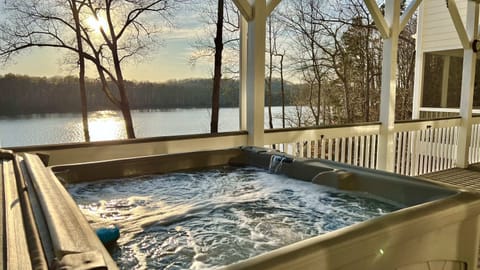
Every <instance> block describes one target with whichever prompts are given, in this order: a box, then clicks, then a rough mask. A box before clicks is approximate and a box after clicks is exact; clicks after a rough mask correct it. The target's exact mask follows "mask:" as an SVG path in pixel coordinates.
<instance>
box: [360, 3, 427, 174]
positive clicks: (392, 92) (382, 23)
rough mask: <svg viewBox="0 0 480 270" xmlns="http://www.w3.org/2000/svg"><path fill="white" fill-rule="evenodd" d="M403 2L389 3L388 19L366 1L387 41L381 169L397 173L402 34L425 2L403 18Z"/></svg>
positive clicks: (416, 5)
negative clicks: (398, 87)
mask: <svg viewBox="0 0 480 270" xmlns="http://www.w3.org/2000/svg"><path fill="white" fill-rule="evenodd" d="M400 1H401V0H389V1H386V3H385V16H383V15H382V12H381V10H380V9H379V8H378V5H377V2H376V1H375V0H365V4H366V5H367V7H368V9H369V11H370V14H371V15H372V18H373V20H374V21H375V24H376V26H377V28H378V30H379V32H380V33H381V34H382V38H383V62H382V90H381V94H380V122H381V126H380V136H379V138H378V153H377V169H380V170H385V171H390V172H393V171H394V168H395V167H394V162H395V137H394V135H395V134H394V126H395V98H396V89H397V69H398V67H397V58H398V55H397V53H398V39H399V34H400V31H401V29H402V28H403V27H405V25H407V22H408V20H409V19H410V18H411V17H412V15H413V14H414V13H415V10H416V9H417V8H418V6H419V5H420V4H421V2H422V0H413V1H411V2H410V4H409V6H408V7H407V9H406V10H405V11H404V13H403V15H402V16H401V17H400Z"/></svg>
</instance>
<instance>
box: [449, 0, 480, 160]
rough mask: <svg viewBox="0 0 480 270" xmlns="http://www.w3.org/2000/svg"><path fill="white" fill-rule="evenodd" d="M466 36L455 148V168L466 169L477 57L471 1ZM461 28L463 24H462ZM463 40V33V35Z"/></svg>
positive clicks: (474, 11) (475, 21)
mask: <svg viewBox="0 0 480 270" xmlns="http://www.w3.org/2000/svg"><path fill="white" fill-rule="evenodd" d="M452 19H453V20H454V23H455V25H456V27H457V31H458V32H459V35H460V38H461V39H462V34H461V33H460V32H462V31H461V30H460V29H459V27H460V23H462V22H461V21H460V22H458V19H456V17H455V16H453V15H452ZM466 24H467V25H466V36H467V38H468V43H467V42H462V44H463V45H464V51H463V73H462V90H461V100H460V116H461V117H462V125H461V127H460V130H459V137H458V147H457V167H460V168H466V167H468V165H469V161H468V157H469V147H470V139H471V135H472V107H473V89H474V82H475V65H476V62H477V55H476V53H475V52H473V48H472V42H473V40H475V39H476V38H477V36H478V4H477V3H475V2H473V1H468V6H467V21H466ZM462 26H463V23H462ZM463 39H465V32H464V34H463Z"/></svg>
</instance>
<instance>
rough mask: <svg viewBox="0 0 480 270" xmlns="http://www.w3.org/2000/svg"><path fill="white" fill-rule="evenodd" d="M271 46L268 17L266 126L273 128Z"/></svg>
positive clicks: (270, 26) (270, 29)
mask: <svg viewBox="0 0 480 270" xmlns="http://www.w3.org/2000/svg"><path fill="white" fill-rule="evenodd" d="M273 53H274V52H273V46H272V19H271V17H269V18H268V57H269V61H268V81H267V100H268V126H269V127H270V128H271V129H272V128H273V117H272V76H273Z"/></svg>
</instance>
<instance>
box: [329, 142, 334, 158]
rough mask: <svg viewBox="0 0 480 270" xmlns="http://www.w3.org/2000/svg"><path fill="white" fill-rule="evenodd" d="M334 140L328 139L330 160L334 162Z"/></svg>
mask: <svg viewBox="0 0 480 270" xmlns="http://www.w3.org/2000/svg"><path fill="white" fill-rule="evenodd" d="M332 141H333V139H328V160H333V143H332Z"/></svg>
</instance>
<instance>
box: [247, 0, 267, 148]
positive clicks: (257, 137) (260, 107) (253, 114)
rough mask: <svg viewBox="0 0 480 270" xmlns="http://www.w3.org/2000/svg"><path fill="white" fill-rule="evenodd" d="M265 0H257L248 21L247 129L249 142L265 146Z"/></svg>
mask: <svg viewBox="0 0 480 270" xmlns="http://www.w3.org/2000/svg"><path fill="white" fill-rule="evenodd" d="M266 9H267V6H266V3H265V0H255V2H254V4H253V10H254V17H253V19H252V20H250V21H249V22H248V38H247V39H248V40H247V130H248V144H249V145H254V146H263V137H264V136H263V133H264V121H265V119H264V115H265V109H264V108H265V38H266V33H265V32H266V29H265V27H266V22H267V14H266V12H267V10H266Z"/></svg>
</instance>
